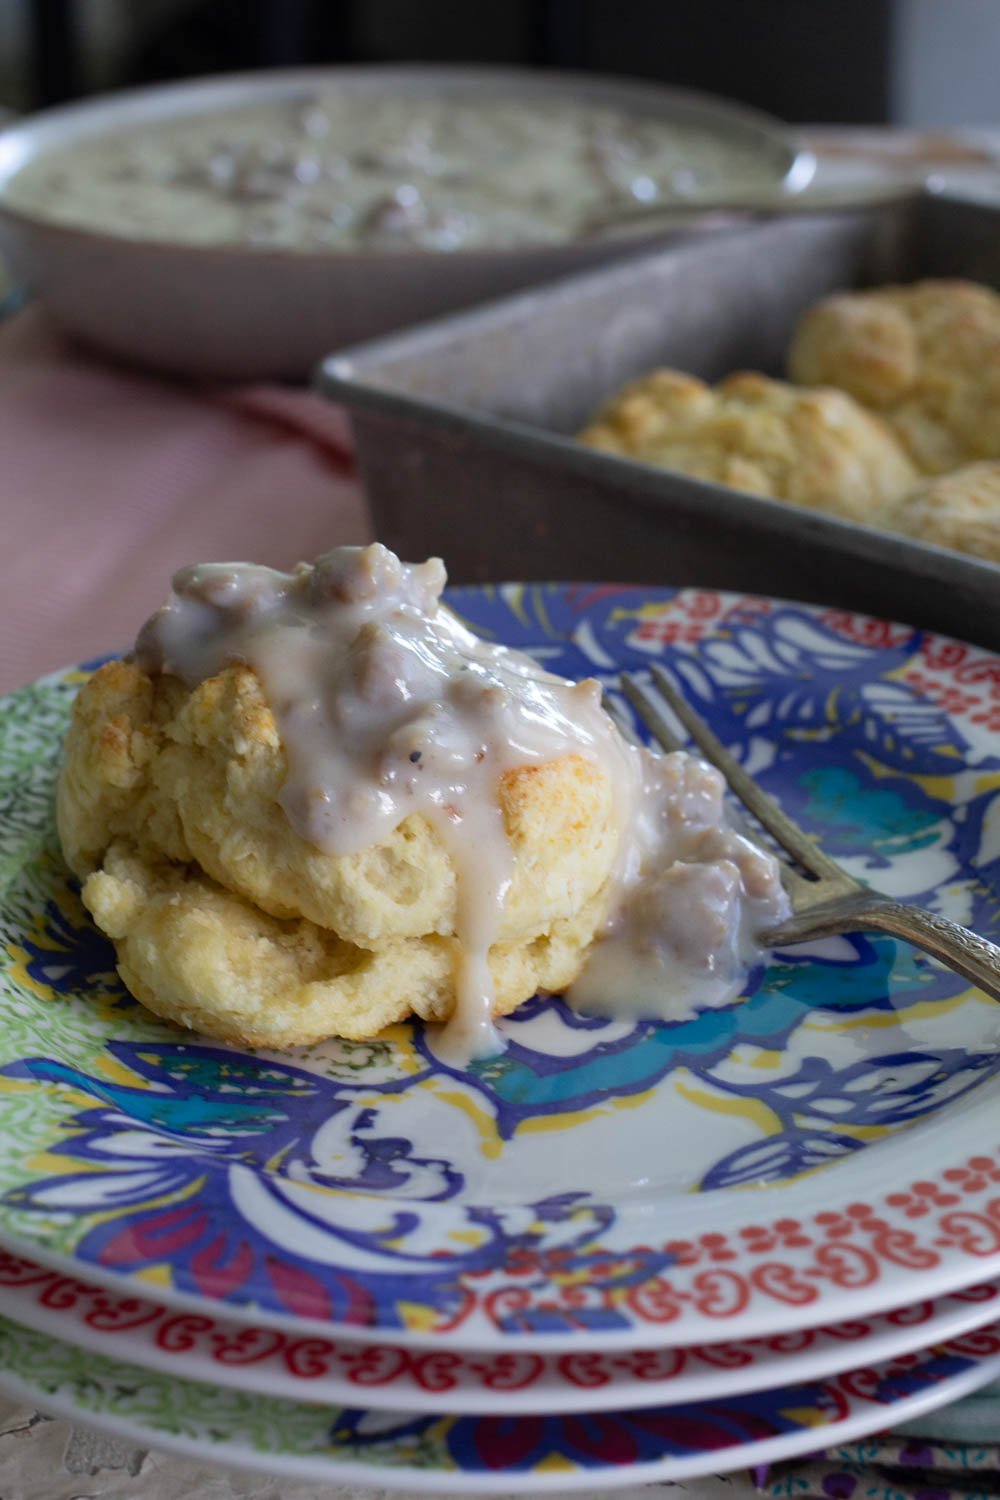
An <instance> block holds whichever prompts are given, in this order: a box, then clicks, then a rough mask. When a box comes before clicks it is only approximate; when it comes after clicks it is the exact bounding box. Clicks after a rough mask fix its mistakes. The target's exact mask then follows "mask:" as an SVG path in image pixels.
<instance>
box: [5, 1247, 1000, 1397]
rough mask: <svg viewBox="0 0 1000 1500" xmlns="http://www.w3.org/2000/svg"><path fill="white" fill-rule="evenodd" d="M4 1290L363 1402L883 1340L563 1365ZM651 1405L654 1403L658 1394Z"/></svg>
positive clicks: (49, 1285) (908, 1316) (811, 1332)
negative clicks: (376, 1392) (329, 1385)
mask: <svg viewBox="0 0 1000 1500" xmlns="http://www.w3.org/2000/svg"><path fill="white" fill-rule="evenodd" d="M706 1238H709V1239H714V1238H716V1237H713V1236H707V1237H706ZM709 1253H710V1254H711V1253H715V1254H718V1253H719V1251H718V1247H717V1246H714V1245H713V1246H712V1248H711V1249H710V1250H709ZM726 1274H729V1275H732V1273H726ZM4 1287H6V1288H9V1289H13V1290H17V1291H18V1292H22V1293H29V1294H30V1296H31V1299H32V1300H33V1301H34V1302H35V1303H36V1305H37V1306H38V1307H40V1308H43V1309H47V1310H49V1311H55V1312H64V1313H69V1314H71V1315H73V1316H74V1317H75V1318H76V1320H77V1321H78V1322H79V1323H82V1324H83V1325H84V1326H85V1327H87V1328H90V1329H93V1330H95V1331H96V1332H99V1333H101V1334H111V1335H113V1334H121V1333H131V1332H133V1331H135V1330H137V1329H145V1331H146V1337H147V1338H148V1339H149V1341H150V1343H151V1345H152V1346H153V1347H155V1348H156V1349H157V1350H159V1351H160V1352H161V1353H163V1354H167V1355H171V1354H178V1355H183V1354H190V1353H194V1354H197V1355H200V1356H202V1357H204V1358H209V1359H211V1360H212V1361H214V1362H215V1363H216V1364H218V1365H221V1366H228V1367H233V1366H242V1367H247V1366H251V1365H257V1366H260V1365H268V1364H271V1365H277V1367H278V1368H279V1370H280V1371H281V1373H282V1374H285V1375H291V1376H294V1377H296V1378H297V1379H300V1380H303V1381H310V1380H316V1379H320V1378H331V1377H332V1378H339V1379H342V1380H346V1381H348V1382H349V1383H350V1384H352V1385H355V1386H357V1387H358V1390H359V1396H360V1393H361V1392H363V1391H364V1390H365V1389H368V1390H371V1389H372V1388H373V1387H378V1386H388V1385H392V1384H395V1383H400V1384H402V1383H408V1384H410V1385H411V1386H416V1387H418V1388H419V1389H420V1390H422V1391H428V1392H436V1393H441V1392H447V1391H451V1390H456V1389H458V1388H459V1387H461V1388H463V1389H465V1390H468V1389H469V1387H470V1386H472V1387H478V1388H479V1389H481V1390H483V1391H491V1392H504V1391H507V1392H513V1391H523V1390H527V1389H528V1388H529V1387H531V1386H534V1385H537V1384H538V1383H539V1382H540V1381H541V1380H542V1379H543V1378H548V1379H549V1380H552V1379H556V1380H558V1381H561V1382H562V1383H563V1384H564V1385H566V1386H572V1387H575V1388H577V1389H581V1390H595V1389H598V1388H599V1387H603V1386H607V1385H609V1384H610V1383H611V1382H613V1381H619V1380H621V1379H623V1378H624V1379H626V1380H629V1379H631V1380H634V1381H646V1382H649V1384H650V1385H651V1386H654V1385H659V1386H664V1385H668V1384H669V1382H670V1381H672V1380H676V1379H677V1378H678V1377H679V1376H681V1375H682V1374H687V1373H690V1372H691V1371H692V1369H697V1368H698V1367H701V1368H705V1367H710V1368H715V1369H727V1370H732V1369H744V1368H747V1367H749V1366H752V1365H754V1364H756V1363H758V1362H759V1361H760V1360H762V1359H765V1360H766V1359H768V1358H769V1357H772V1356H774V1355H785V1354H795V1353H800V1352H803V1351H805V1350H807V1349H810V1348H812V1347H814V1346H815V1345H816V1344H817V1343H818V1342H820V1341H821V1340H823V1339H827V1340H830V1339H833V1340H837V1341H841V1342H843V1343H845V1344H846V1343H853V1342H857V1341H860V1340H863V1339H866V1338H868V1337H869V1336H870V1335H871V1334H872V1333H873V1331H875V1330H874V1327H873V1321H872V1319H855V1320H853V1321H851V1322H846V1323H839V1324H831V1325H827V1326H826V1327H820V1328H811V1329H809V1328H807V1329H800V1330H797V1331H795V1332H791V1333H783V1334H776V1335H774V1336H773V1337H771V1338H767V1339H748V1340H745V1341H742V1342H732V1343H719V1344H702V1345H694V1346H689V1347H686V1348H663V1349H636V1350H625V1351H621V1352H615V1353H612V1352H607V1353H605V1352H601V1351H596V1350H582V1351H580V1352H572V1353H566V1354H561V1355H542V1354H538V1353H535V1352H521V1351H509V1352H508V1351H505V1352H501V1353H497V1354H488V1353H483V1354H480V1355H474V1354H462V1353H459V1352H456V1351H449V1350H430V1351H422V1350H419V1349H408V1348H399V1347H396V1346H393V1345H388V1344H361V1345H358V1344H352V1343H349V1342H338V1341H336V1340H333V1339H325V1338H320V1337H315V1336H306V1337H298V1336H296V1335H294V1334H289V1333H285V1332H283V1331H282V1330H280V1329H276V1328H261V1327H243V1326H239V1325H233V1324H226V1323H225V1322H218V1321H216V1319H214V1318H212V1317H209V1316H207V1315H205V1314H201V1313H189V1312H178V1311H176V1310H175V1309H173V1308H170V1307H165V1306H163V1305H162V1304H159V1303H155V1302H148V1301H145V1300H143V1299H142V1298H139V1297H133V1296H121V1295H118V1294H116V1293H115V1292H114V1291H112V1290H111V1289H109V1288H106V1287H102V1286H98V1285H95V1284H93V1283H90V1282H86V1281H80V1280H78V1279H77V1278H75V1277H69V1276H65V1275H63V1274H62V1273H61V1272H59V1271H53V1270H47V1269H46V1268H45V1267H44V1266H39V1265H38V1264H36V1263H35V1262H34V1261H30V1260H26V1259H24V1258H23V1257H21V1256H18V1255H14V1254H12V1253H11V1252H9V1251H6V1250H2V1249H0V1288H4ZM950 1296H951V1299H952V1300H957V1301H964V1302H974V1303H982V1304H984V1305H985V1304H987V1303H989V1302H992V1301H996V1300H1000V1283H982V1284H979V1285H976V1286H972V1287H968V1288H965V1289H964V1290H961V1291H958V1292H953V1293H951V1294H950ZM935 1306H936V1304H935V1302H934V1301H925V1302H921V1303H917V1304H915V1305H913V1306H909V1307H903V1308H899V1309H896V1310H895V1311H892V1312H889V1313H880V1314H878V1315H877V1319H876V1321H877V1322H878V1323H879V1324H882V1325H884V1324H889V1325H895V1326H897V1327H903V1326H912V1325H919V1324H921V1323H925V1322H927V1321H928V1320H929V1319H931V1318H932V1317H933V1315H934V1311H935ZM991 1326H992V1325H991ZM998 1326H1000V1325H998ZM967 1337H973V1338H975V1337H979V1335H978V1334H973V1335H967ZM902 1357H903V1356H901V1358H902ZM650 1399H651V1400H653V1399H655V1397H654V1396H653V1394H652V1393H651V1397H650Z"/></svg>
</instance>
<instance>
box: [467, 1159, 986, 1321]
mask: <svg viewBox="0 0 1000 1500" xmlns="http://www.w3.org/2000/svg"><path fill="white" fill-rule="evenodd" d="M998 1153H1000V1148H997V1152H995V1153H994V1154H993V1155H991V1156H986V1155H976V1156H972V1157H969V1158H968V1159H967V1160H966V1161H965V1162H964V1163H963V1164H961V1165H960V1166H956V1167H952V1168H948V1169H947V1170H945V1171H943V1172H942V1173H941V1175H940V1178H939V1179H938V1180H936V1181H932V1180H929V1179H921V1180H919V1181H916V1182H913V1183H911V1184H910V1185H909V1186H908V1187H906V1188H902V1189H900V1190H898V1191H895V1192H891V1193H888V1194H886V1195H885V1197H884V1199H883V1200H882V1203H883V1206H882V1208H881V1209H879V1208H878V1207H876V1206H873V1204H872V1203H867V1202H861V1201H858V1202H853V1203H849V1204H847V1205H846V1206H845V1207H843V1208H839V1209H829V1210H824V1211H822V1212H819V1213H817V1214H815V1215H813V1216H812V1218H811V1219H808V1218H803V1219H794V1218H788V1217H783V1218H780V1219H775V1220H773V1221H772V1222H770V1223H766V1222H765V1223H759V1224H750V1225H746V1226H744V1227H742V1228H740V1229H739V1230H738V1231H737V1232H736V1233H735V1234H734V1235H732V1236H727V1235H725V1234H721V1233H715V1232H713V1233H706V1234H703V1235H700V1236H698V1237H697V1238H696V1239H687V1240H681V1239H678V1240H669V1241H667V1242H666V1243H665V1244H664V1245H662V1246H660V1247H655V1248H658V1249H659V1250H660V1251H666V1252H667V1253H668V1254H670V1255H672V1256H673V1257H674V1264H673V1266H672V1267H671V1268H670V1270H669V1271H667V1272H664V1273H662V1274H660V1275H656V1276H651V1277H647V1278H645V1279H644V1280H641V1281H637V1282H634V1283H633V1284H628V1285H627V1286H626V1289H625V1290H624V1291H623V1290H622V1285H623V1283H628V1282H629V1272H630V1270H632V1271H633V1273H634V1271H635V1270H638V1269H639V1267H640V1264H641V1262H640V1259H639V1257H640V1256H641V1255H642V1254H643V1252H644V1251H647V1252H648V1251H652V1250H653V1249H654V1247H652V1246H647V1247H643V1246H640V1247H636V1249H635V1250H634V1251H633V1252H632V1257H634V1264H632V1265H630V1257H629V1255H624V1256H615V1255H614V1254H611V1253H609V1255H608V1258H607V1262H606V1263H605V1264H597V1265H593V1266H592V1267H591V1268H590V1281H589V1283H588V1284H586V1285H581V1284H580V1283H578V1282H573V1283H571V1284H567V1285H564V1286H560V1284H559V1283H560V1273H561V1271H562V1272H563V1274H565V1272H564V1268H563V1267H562V1266H561V1264H560V1262H561V1261H562V1260H563V1259H564V1258H565V1257H564V1256H563V1255H562V1254H561V1253H560V1252H559V1251H551V1252H530V1251H521V1252H519V1254H518V1257H517V1259H516V1260H514V1259H512V1260H511V1262H510V1263H509V1264H508V1265H507V1267H506V1268H505V1269H506V1274H507V1276H508V1278H516V1277H523V1278H525V1284H524V1285H521V1286H518V1285H516V1284H514V1285H511V1284H510V1283H509V1281H508V1284H507V1285H505V1286H503V1287H501V1288H499V1289H496V1290H493V1291H489V1292H485V1293H484V1294H483V1296H482V1298H481V1304H482V1308H483V1310H484V1311H485V1313H486V1316H487V1318H488V1319H489V1321H490V1322H491V1323H492V1324H493V1325H494V1326H495V1327H502V1328H503V1329H504V1330H505V1331H507V1332H515V1331H517V1330H518V1328H519V1327H520V1328H521V1330H522V1331H524V1332H527V1331H529V1329H530V1328H531V1327H533V1326H535V1325H536V1324H537V1319H538V1316H539V1314H542V1313H545V1314H548V1315H550V1316H554V1315H558V1316H559V1317H560V1319H561V1320H562V1321H563V1323H564V1325H565V1326H567V1327H568V1328H573V1327H574V1324H575V1326H576V1327H577V1328H578V1329H579V1331H580V1333H581V1335H582V1334H583V1333H584V1332H586V1330H587V1329H588V1328H591V1327H592V1326H593V1314H594V1312H595V1311H596V1310H598V1309H602V1308H603V1309H607V1310H609V1311H610V1310H612V1309H617V1310H618V1311H619V1313H620V1312H621V1311H623V1310H624V1309H627V1310H628V1312H629V1313H630V1314H631V1316H632V1318H633V1319H634V1320H635V1321H636V1323H637V1324H638V1325H639V1326H649V1325H662V1326H666V1325H668V1324H670V1323H672V1322H674V1320H675V1319H677V1318H679V1317H681V1316H682V1314H684V1313H685V1312H692V1311H693V1312H696V1313H698V1314H699V1315H700V1316H702V1317H706V1318H712V1319H718V1320H720V1321H725V1320H726V1319H728V1318H734V1317H737V1316H738V1315H739V1314H741V1313H743V1312H745V1311H746V1310H747V1308H748V1307H749V1306H750V1305H751V1303H753V1302H758V1303H759V1302H760V1301H761V1300H762V1299H763V1300H764V1301H765V1302H768V1303H771V1304H772V1305H783V1306H786V1307H801V1308H805V1307H808V1306H809V1305H810V1304H811V1303H814V1302H816V1301H818V1300H819V1299H820V1298H821V1296H822V1295H823V1290H824V1288H825V1287H826V1288H828V1287H831V1286H833V1287H838V1288H842V1289H843V1290H845V1291H853V1290H857V1289H859V1288H864V1287H868V1286H872V1285H874V1284H875V1283H876V1282H878V1281H879V1280H881V1279H882V1277H883V1276H884V1275H885V1274H886V1272H899V1271H903V1272H926V1271H931V1270H933V1269H934V1268H935V1267H936V1266H938V1265H940V1264H941V1262H942V1260H943V1259H944V1256H945V1254H946V1253H948V1252H952V1253H953V1252H956V1251H957V1252H958V1253H959V1254H962V1255H968V1256H970V1257H973V1258H974V1259H980V1258H985V1257H989V1256H993V1255H998V1254H1000V1160H998ZM789 1252H791V1253H789ZM484 1274H488V1273H484ZM470 1279H471V1278H470ZM532 1281H533V1282H534V1285H532V1284H530V1283H531V1282H532ZM602 1282H603V1285H602V1284H601V1283H602ZM479 1301H480V1299H479V1298H477V1297H476V1296H475V1294H471V1295H470V1298H469V1306H468V1307H467V1309H464V1310H463V1313H462V1316H461V1319H460V1320H459V1321H464V1319H465V1318H466V1317H468V1316H469V1314H470V1313H471V1312H472V1311H473V1309H474V1307H475V1305H476V1303H477V1302H479Z"/></svg>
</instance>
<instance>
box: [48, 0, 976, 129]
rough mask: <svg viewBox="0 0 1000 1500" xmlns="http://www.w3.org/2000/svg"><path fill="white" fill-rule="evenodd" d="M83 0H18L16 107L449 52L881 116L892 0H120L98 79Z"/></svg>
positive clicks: (867, 117)
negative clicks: (180, 81)
mask: <svg viewBox="0 0 1000 1500" xmlns="http://www.w3.org/2000/svg"><path fill="white" fill-rule="evenodd" d="M88 3H89V0H25V5H26V8H25V31H26V76H25V80H24V81H25V89H24V93H25V98H24V99H23V101H22V107H27V108H38V107H40V106H43V105H45V104H55V103H59V102H61V101H63V100H66V99H71V98H75V97H77V96H79V95H81V94H84V93H87V92H90V91H91V90H92V88H93V87H95V86H99V87H102V88H107V87H119V86H124V85H128V84H136V83H150V82H156V81H160V80H164V79H170V78H179V77H188V76H191V75H196V74H202V73H217V72H226V71H229V70H232V69H246V68H257V67H275V66H289V65H296V64H300V63H302V64H308V63H352V62H391V61H426V62H431V61H440V62H444V61H451V62H492V63H507V64H513V65H527V66H538V67H557V68H578V69H585V70H596V71H600V72H604V73H621V74H629V75H632V76H636V77H644V78H652V79H658V80H660V81H661V82H665V83H672V84H679V85H684V86H687V87H691V88H702V89H707V90H710V91H711V92H713V93H719V94H726V95H728V96H729V97H731V98H733V99H739V100H742V101H744V102H746V103H748V104H754V105H758V106H759V107H761V108H763V109H767V110H769V111H770V112H771V113H772V114H776V115H779V116H781V117H782V118H783V119H786V120H790V121H804V120H828V121H832V122H864V121H871V122H880V121H884V120H887V119H888V118H889V117H890V113H889V112H890V71H891V58H890V51H891V37H892V15H891V0H472V3H468V0H467V3H464V4H463V3H459V0H187V3H178V4H176V5H173V6H167V7H159V8H158V7H156V6H147V5H144V4H143V3H142V0H133V3H132V4H131V5H130V6H126V7H123V8H122V13H123V16H124V22H123V25H124V35H123V36H122V38H121V40H120V44H119V46H118V48H117V51H116V55H115V58H114V61H113V63H112V64H111V67H110V71H109V72H106V73H105V74H104V75H102V76H101V78H100V80H99V83H98V84H97V85H95V82H94V78H93V72H92V69H88V63H87V58H86V57H85V55H84V54H85V47H84V44H83V43H84V38H83V30H84V26H83V22H84V17H83V16H82V15H81V9H82V7H84V6H86V5H87V4H88ZM939 3H940V4H942V5H950V4H952V3H953V0H939ZM954 3H959V4H961V3H962V0H954Z"/></svg>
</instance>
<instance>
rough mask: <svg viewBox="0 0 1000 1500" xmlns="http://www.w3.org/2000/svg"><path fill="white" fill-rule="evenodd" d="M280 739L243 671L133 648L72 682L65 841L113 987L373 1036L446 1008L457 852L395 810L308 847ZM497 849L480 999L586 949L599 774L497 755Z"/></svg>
mask: <svg viewBox="0 0 1000 1500" xmlns="http://www.w3.org/2000/svg"><path fill="white" fill-rule="evenodd" d="M286 770H287V764H286V754H285V748H284V746H283V744H282V741H281V737H280V735H279V733H278V729H277V725H276V722H275V718H274V715H273V714H272V712H271V709H270V707H269V706H268V703H267V702H266V700H265V698H264V696H263V692H262V689H261V685H260V682H259V680H258V678H257V676H256V674H255V673H254V672H253V671H252V670H251V669H249V668H247V667H243V666H238V665H232V666H227V667H226V668H225V669H224V670H223V671H222V672H220V673H218V674H216V675H215V676H213V677H210V678H207V679H206V680H205V681H203V682H201V683H199V684H197V685H196V686H194V687H193V688H191V689H188V688H186V687H185V686H184V684H183V683H181V682H180V681H179V679H178V678H176V677H173V676H171V675H169V674H167V673H155V674H152V675H150V674H148V673H147V672H146V671H144V670H143V669H142V668H141V667H140V666H139V665H138V664H137V663H135V662H132V661H124V662H113V663H109V664H108V665H106V666H104V667H102V668H101V669H100V670H99V671H98V672H96V673H95V674H94V676H93V677H92V678H91V679H90V680H89V682H88V683H87V684H86V685H85V686H84V688H83V689H82V691H81V692H80V694H79V696H78V698H77V701H76V704H75V707H74V713H73V720H72V725H71V728H70V732H69V736H68V739H67V746H66V759H65V765H64V769H63V773H62V776H61V778H60V782H59V789H58V798H57V815H58V824H59V832H60V837H61V840H62V844H63V849H64V853H65V856H66V859H67V862H68V863H69V865H70V867H71V868H72V869H73V870H74V871H75V873H76V874H77V875H79V876H80V877H81V879H82V880H83V900H84V903H85V905H86V906H87V907H88V909H89V910H90V912H91V913H92V915H93V916H94V919H95V921H96V922H97V924H98V926H99V927H101V928H102V930H103V931H105V932H106V933H107V934H108V935H109V936H110V937H112V938H113V940H114V941H115V944H116V947H117V951H118V958H119V967H120V972H121V974H122V976H123V978H124V980H125V982H126V984H127V985H128V988H129V989H130V991H131V992H132V993H133V994H134V995H136V996H137V998H139V999H140V1000H141V1001H142V1002H143V1003H144V1004H145V1005H146V1006H147V1007H148V1008H149V1009H150V1010H152V1011H154V1012H155V1013H156V1014H158V1015H161V1016H164V1017H167V1018H169V1019H173V1020H176V1021H179V1022H180V1023H181V1024H183V1025H186V1026H192V1027H195V1028H197V1029H198V1030H200V1031H202V1032H204V1033H205V1034H207V1035H209V1036H214V1037H218V1038H220V1039H221V1040H224V1041H229V1042H236V1043H242V1044H243V1045H249V1046H265V1045H266V1046H274V1047H287V1046H292V1045H294V1044H298V1043H304V1042H311V1041H315V1040H318V1039H319V1038H321V1037H326V1036H330V1035H339V1036H344V1037H351V1038H366V1037H371V1036H374V1035H375V1034H376V1033H377V1032H378V1031H380V1030H381V1029H382V1028H383V1027H384V1026H386V1025H388V1024H390V1023H392V1022H394V1021H398V1020H402V1019H404V1018H405V1017H406V1016H409V1015H411V1014H416V1015H419V1016H423V1017H425V1018H428V1019H442V1018H446V1017H447V1016H448V1015H450V1013H451V1011H452V1009H453V1008H454V1004H455V977H454V976H455V969H456V964H457V962H458V941H457V937H456V922H457V918H456V869H455V864H454V861H453V859H452V856H451V854H450V852H449V849H448V848H447V846H446V844H445V843H444V841H443V840H442V838H441V836H440V834H439V832H438V830H437V829H436V828H435V827H434V826H433V825H432V824H431V823H430V822H428V821H427V820H426V819H425V818H424V817H423V816H422V815H419V814H411V815H410V816H408V817H407V818H405V819H404V820H403V821H402V822H401V823H400V824H399V825H398V826H397V827H396V828H394V829H392V830H391V832H390V833H389V834H388V835H387V836H386V837H384V838H382V839H380V840H379V841H377V842H376V843H375V844H373V845H371V846H369V847H367V848H364V849H362V850H360V851H358V852H357V853H352V854H341V855H334V854H330V853H325V852H324V851H323V850H322V849H320V848H318V847H316V846H315V845H314V844H311V843H309V842H307V841H306V840H305V839H304V838H303V837H302V836H301V835H300V834H299V833H297V832H296V830H295V828H294V827H293V826H292V823H291V822H290V821H289V819H288V818H287V816H286V814H285V812H284V809H283V808H282V807H281V806H280V804H279V802H278V793H279V791H280V789H281V786H282V784H283V782H284V780H285V776H286ZM497 796H498V799H499V804H500V808H501V812H502V816H503V823H504V828H505V830H506V834H507V838H508V841H509V845H510V848H511V853H512V866H511V872H510V889H509V892H508V894H507V897H506V900H505V902H504V907H503V912H502V917H501V920H500V924H499V928H498V932H497V940H496V941H495V942H494V944H493V945H492V946H491V948H490V951H489V955H488V962H489V968H490V972H491V975H492V978H493V981H494V985H495V989H496V1006H495V1013H497V1014H506V1013H507V1012H509V1011H510V1010H512V1009H514V1007H515V1006H517V1005H518V1004H520V1003H521V1001H523V1000H525V999H528V998H529V997H530V996H531V995H533V994H535V993H536V991H537V990H539V989H541V990H549V991H551V990H555V989H562V988H564V987H565V986H566V985H568V984H569V983H570V982H571V981H572V980H573V979H574V978H575V977H576V975H577V973H578V972H579V970H580V968H581V967H582V963H583V958H584V954H585V952H586V950H587V948H588V946H589V944H590V943H591V941H592V939H593V937H594V934H595V932H596V930H597V929H598V927H599V925H600V924H601V922H602V919H603V917H604V915H605V912H606V909H607V904H608V900H609V892H610V879H609V877H610V874H611V870H612V865H613V862H614V859H615V855H616V852H617V846H618V835H617V825H616V822H615V813H614V806H613V796H612V788H611V786H610V782H609V778H608V775H607V773H606V771H605V770H604V769H603V768H602V767H600V766H599V765H598V764H597V763H596V762H594V761H591V760H588V759H585V758H583V757H582V756H578V755H567V756H564V757H562V758H561V759H558V760H555V761H552V762H549V763H545V764H541V765H526V766H523V767H521V768H520V769H516V770H510V771H506V772H505V773H504V774H503V775H502V776H501V778H500V784H499V786H498V788H497Z"/></svg>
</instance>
